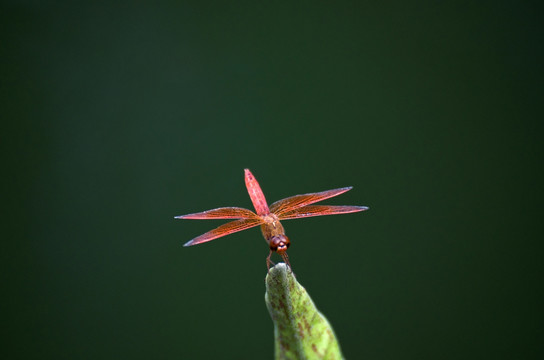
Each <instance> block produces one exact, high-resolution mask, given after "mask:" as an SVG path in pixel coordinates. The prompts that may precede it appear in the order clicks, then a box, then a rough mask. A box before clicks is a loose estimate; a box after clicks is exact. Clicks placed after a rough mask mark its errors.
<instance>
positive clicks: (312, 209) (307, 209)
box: [279, 205, 368, 220]
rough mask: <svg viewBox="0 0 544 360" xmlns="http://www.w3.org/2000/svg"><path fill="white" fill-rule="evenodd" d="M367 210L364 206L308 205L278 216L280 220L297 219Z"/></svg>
mask: <svg viewBox="0 0 544 360" xmlns="http://www.w3.org/2000/svg"><path fill="white" fill-rule="evenodd" d="M365 210H368V207H366V206H347V205H341V206H336V205H308V206H303V207H300V208H298V209H295V210H291V211H288V212H285V213H283V214H282V215H281V216H279V218H280V220H288V219H297V218H303V217H310V216H322V215H336V214H349V213H354V212H359V211H365Z"/></svg>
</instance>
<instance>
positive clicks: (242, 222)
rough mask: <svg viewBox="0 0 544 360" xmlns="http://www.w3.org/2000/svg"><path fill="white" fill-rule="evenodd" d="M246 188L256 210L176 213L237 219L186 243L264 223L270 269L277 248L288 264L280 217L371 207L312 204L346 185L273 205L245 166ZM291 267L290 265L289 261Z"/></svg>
mask: <svg viewBox="0 0 544 360" xmlns="http://www.w3.org/2000/svg"><path fill="white" fill-rule="evenodd" d="M244 171H245V180H246V188H247V192H248V193H249V197H250V198H251V202H252V203H253V207H255V211H256V213H254V212H253V211H251V210H248V209H244V208H239V207H223V208H217V209H212V210H208V211H203V212H199V213H194V214H188V215H180V216H176V217H175V218H176V219H238V220H235V221H231V222H228V223H226V224H224V225H221V226H219V227H218V228H215V229H213V230H211V231H208V232H207V233H205V234H202V235H200V236H197V237H196V238H194V239H193V240H191V241H189V242H187V243H186V244H185V245H183V246H192V245H197V244H201V243H205V242H208V241H211V240H215V239H217V238H220V237H223V236H226V235H229V234H232V233H235V232H238V231H242V230H245V229H249V228H252V227H255V226H258V225H261V231H262V233H263V236H264V238H265V240H266V242H267V243H268V246H269V247H270V253H269V254H268V257H267V258H266V266H267V268H268V269H269V270H270V263H271V260H270V257H271V256H272V253H273V252H277V253H278V254H279V255H280V256H281V257H282V258H283V260H284V261H285V262H286V263H287V264H288V265H289V258H288V256H287V248H288V247H289V245H290V244H291V242H290V241H289V238H288V237H287V236H285V230H284V229H283V226H282V225H281V223H280V220H288V219H297V218H304V217H310V216H321V215H336V214H348V213H353V212H358V211H365V210H368V207H366V206H345V205H341V206H337V205H311V204H313V203H316V202H319V201H322V200H325V199H328V198H331V197H334V196H338V195H340V194H343V193H345V192H346V191H349V190H351V189H352V187H351V186H350V187H344V188H339V189H333V190H327V191H322V192H317V193H309V194H303V195H295V196H291V197H288V198H285V199H283V200H279V201H276V202H275V203H273V204H272V205H271V206H270V208H269V207H268V205H267V203H266V199H265V197H264V194H263V191H262V190H261V187H260V185H259V183H258V182H257V179H255V177H254V176H253V174H252V173H251V171H249V169H245V170H244ZM289 267H291V266H290V265H289Z"/></svg>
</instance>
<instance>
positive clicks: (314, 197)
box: [270, 186, 352, 217]
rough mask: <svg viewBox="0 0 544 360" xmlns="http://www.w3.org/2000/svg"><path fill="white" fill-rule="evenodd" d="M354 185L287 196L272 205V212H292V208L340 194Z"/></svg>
mask: <svg viewBox="0 0 544 360" xmlns="http://www.w3.org/2000/svg"><path fill="white" fill-rule="evenodd" d="M351 189H352V187H351V186H349V187H345V188H340V189H333V190H327V191H321V192H317V193H310V194H302V195H295V196H291V197H288V198H285V199H283V200H279V201H276V202H275V203H273V204H272V205H271V206H270V212H273V213H275V214H276V215H278V216H280V217H281V215H283V214H285V213H287V212H291V211H292V210H295V209H298V208H301V207H303V206H306V205H310V204H313V203H316V202H318V201H322V200H325V199H328V198H331V197H334V196H338V195H340V194H343V193H345V192H346V191H349V190H351Z"/></svg>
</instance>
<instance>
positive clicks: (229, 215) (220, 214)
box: [174, 207, 257, 220]
mask: <svg viewBox="0 0 544 360" xmlns="http://www.w3.org/2000/svg"><path fill="white" fill-rule="evenodd" d="M256 217H257V214H255V213H254V212H253V211H251V210H248V209H244V208H239V207H224V208H218V209H212V210H207V211H203V212H199V213H194V214H187V215H180V216H176V217H174V218H175V219H199V220H202V219H253V218H256Z"/></svg>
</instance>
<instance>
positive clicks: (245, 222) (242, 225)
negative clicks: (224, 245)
mask: <svg viewBox="0 0 544 360" xmlns="http://www.w3.org/2000/svg"><path fill="white" fill-rule="evenodd" d="M262 222H263V221H262V220H261V219H260V218H257V217H256V218H253V219H242V220H235V221H231V222H228V223H226V224H223V225H221V226H219V227H217V228H215V229H213V230H211V231H208V232H207V233H205V234H202V235H200V236H197V237H196V238H194V239H193V240H191V241H189V242H187V243H185V244H184V245H183V246H191V245H196V244H201V243H204V242H207V241H211V240H214V239H217V238H220V237H223V236H226V235H229V234H232V233H235V232H238V231H242V230H245V229H249V228H252V227H255V226H257V225H260V224H261V223H262Z"/></svg>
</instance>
